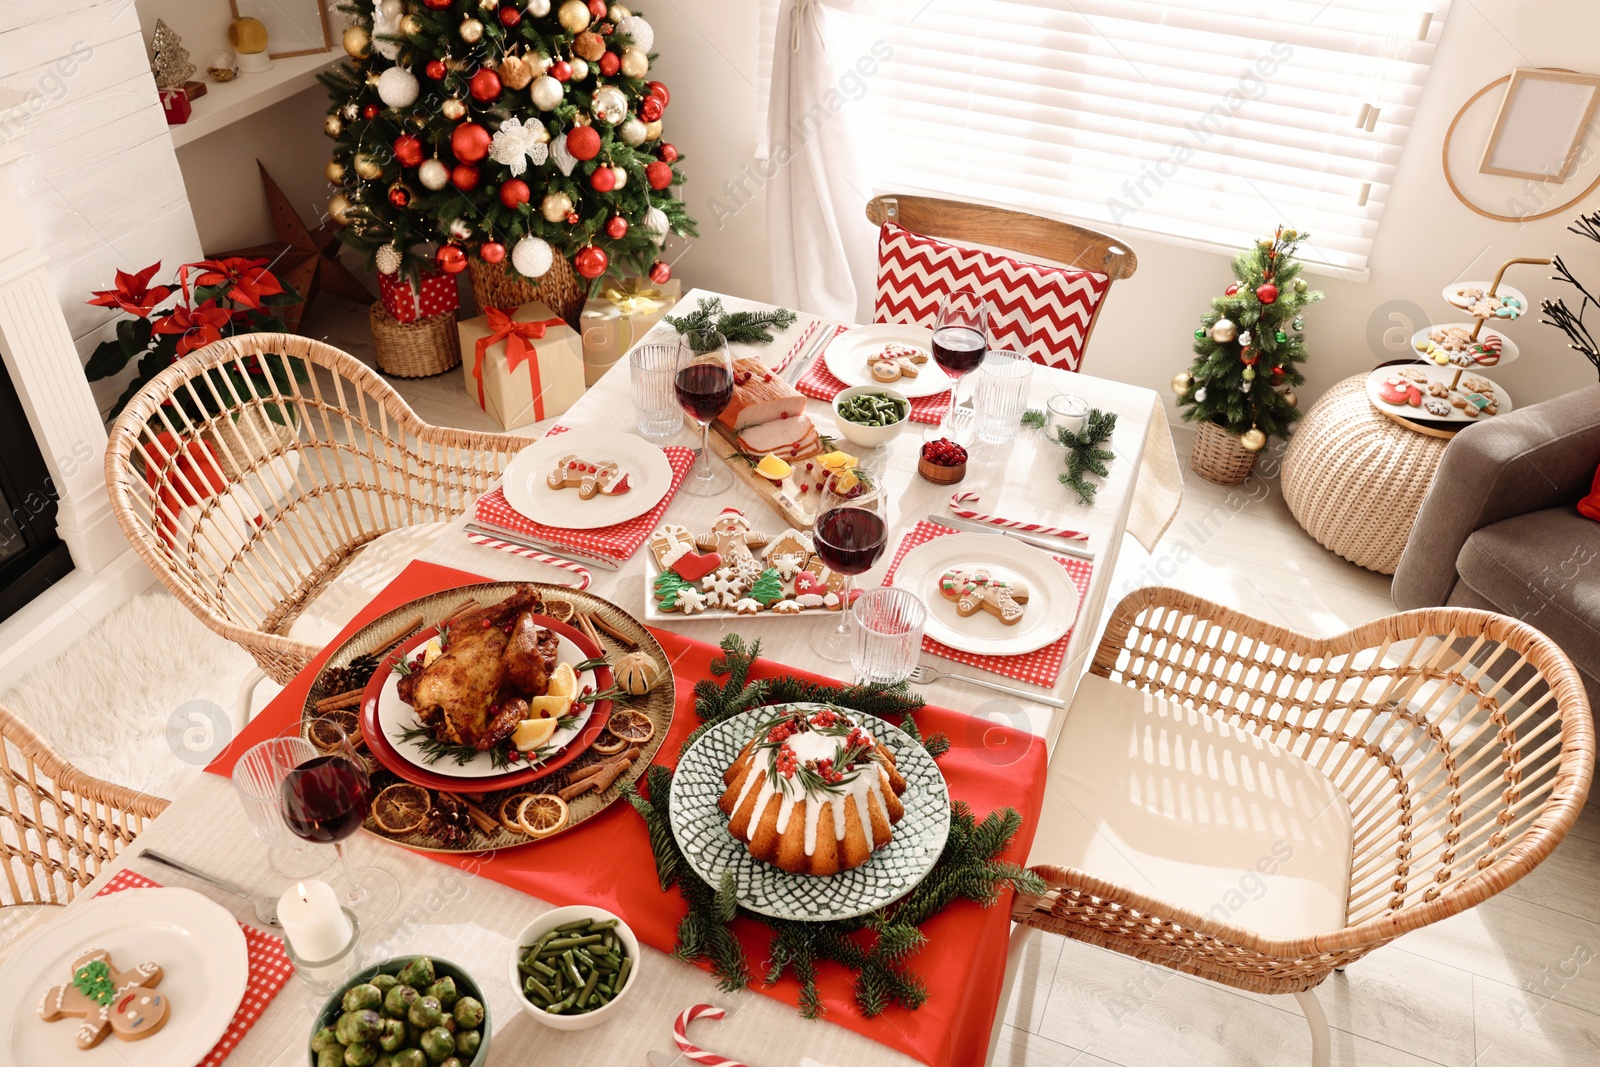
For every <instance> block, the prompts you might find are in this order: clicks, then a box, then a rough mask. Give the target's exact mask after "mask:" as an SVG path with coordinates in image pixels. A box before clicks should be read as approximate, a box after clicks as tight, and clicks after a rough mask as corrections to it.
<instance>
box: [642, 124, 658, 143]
mask: <svg viewBox="0 0 1600 1067" xmlns="http://www.w3.org/2000/svg"><path fill="white" fill-rule="evenodd" d="M644 139H645V140H646V141H659V140H661V120H660V119H656V120H655V121H654V122H647V123H645V124H644Z"/></svg>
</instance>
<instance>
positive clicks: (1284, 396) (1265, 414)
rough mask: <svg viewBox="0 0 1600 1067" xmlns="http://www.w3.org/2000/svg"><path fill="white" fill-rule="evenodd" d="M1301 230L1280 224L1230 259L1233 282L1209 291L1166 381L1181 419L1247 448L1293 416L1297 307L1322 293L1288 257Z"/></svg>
mask: <svg viewBox="0 0 1600 1067" xmlns="http://www.w3.org/2000/svg"><path fill="white" fill-rule="evenodd" d="M1306 236H1307V235H1305V234H1301V233H1297V232H1295V231H1294V230H1286V229H1283V228H1282V227H1279V228H1278V230H1277V231H1276V232H1275V233H1273V235H1272V237H1271V238H1269V239H1266V240H1263V241H1261V242H1260V243H1259V244H1257V245H1255V246H1254V247H1252V248H1248V249H1246V250H1245V251H1243V252H1240V253H1239V254H1238V255H1237V256H1235V257H1233V276H1234V279H1235V281H1234V283H1233V284H1232V285H1230V286H1228V288H1227V290H1226V291H1225V292H1224V293H1223V294H1222V295H1221V296H1217V297H1212V299H1211V310H1210V311H1208V312H1206V313H1205V314H1204V315H1203V316H1201V318H1200V328H1199V329H1197V330H1195V332H1194V351H1195V360H1194V362H1193V363H1192V364H1190V366H1189V369H1188V370H1187V371H1182V372H1180V373H1178V374H1177V375H1175V376H1174V377H1173V379H1172V389H1173V392H1175V393H1177V394H1178V406H1179V407H1180V408H1183V409H1184V410H1183V417H1184V419H1185V420H1187V421H1189V422H1212V423H1215V424H1216V425H1218V426H1220V427H1222V428H1223V429H1224V430H1226V431H1227V432H1228V433H1231V434H1234V435H1235V436H1237V437H1238V438H1239V443H1240V444H1241V445H1242V446H1243V447H1245V448H1247V449H1249V450H1250V451H1252V452H1254V451H1259V450H1260V449H1261V448H1262V447H1263V446H1265V445H1266V443H1267V438H1268V437H1271V436H1274V435H1278V436H1281V435H1283V434H1284V433H1285V432H1286V431H1287V430H1288V429H1289V427H1290V426H1291V425H1293V423H1294V420H1295V419H1297V418H1299V417H1300V412H1299V411H1298V410H1296V407H1295V405H1296V403H1297V402H1298V401H1297V399H1296V397H1295V395H1294V387H1295V386H1297V385H1300V384H1301V383H1303V382H1304V381H1305V376H1304V375H1302V374H1301V373H1300V369H1299V367H1300V364H1301V363H1303V362H1305V358H1306V345H1305V339H1304V338H1303V337H1302V336H1301V331H1302V330H1304V329H1305V319H1304V318H1303V317H1302V314H1301V312H1302V311H1303V310H1304V308H1305V306H1306V305H1307V304H1314V303H1316V302H1317V301H1318V300H1321V299H1322V294H1321V293H1320V292H1317V291H1316V290H1313V289H1311V288H1310V287H1308V286H1307V285H1306V282H1305V279H1303V278H1301V277H1300V264H1299V263H1298V262H1296V261H1295V259H1294V251H1295V248H1296V247H1298V245H1299V243H1300V242H1301V241H1302V240H1304V239H1305V238H1306Z"/></svg>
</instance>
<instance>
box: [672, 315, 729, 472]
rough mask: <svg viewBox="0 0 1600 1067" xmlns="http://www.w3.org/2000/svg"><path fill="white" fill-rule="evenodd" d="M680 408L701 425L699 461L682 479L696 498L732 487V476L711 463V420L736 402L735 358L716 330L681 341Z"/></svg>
mask: <svg viewBox="0 0 1600 1067" xmlns="http://www.w3.org/2000/svg"><path fill="white" fill-rule="evenodd" d="M672 384H673V388H674V389H675V390H676V392H677V394H678V406H679V407H681V408H683V410H684V411H685V412H687V413H688V414H689V417H690V418H692V419H694V420H695V421H696V422H698V423H699V424H700V459H699V460H698V461H697V462H696V463H695V465H694V469H693V470H691V471H690V472H689V476H688V477H687V478H685V479H684V480H683V491H684V492H686V493H689V494H691V495H693V496H715V495H716V494H717V493H723V492H727V490H728V489H729V488H730V487H731V486H732V485H733V475H732V474H730V473H729V471H728V468H727V467H725V466H724V465H723V464H721V463H713V462H712V461H711V447H710V442H711V420H712V419H714V418H716V417H717V416H718V415H721V414H722V412H723V410H724V409H726V408H727V406H728V405H729V404H730V403H731V402H732V401H733V357H732V356H731V355H729V354H728V341H727V339H726V338H725V337H723V336H722V335H721V334H720V333H718V332H717V331H715V330H691V331H689V332H688V333H686V334H684V335H683V336H682V337H680V338H678V367H677V372H676V375H675V377H674V378H673V382H672Z"/></svg>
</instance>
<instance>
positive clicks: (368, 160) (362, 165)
mask: <svg viewBox="0 0 1600 1067" xmlns="http://www.w3.org/2000/svg"><path fill="white" fill-rule="evenodd" d="M352 162H353V163H354V164H355V168H356V174H357V175H358V176H359V177H361V178H364V179H366V180H367V181H369V182H370V181H371V180H372V179H374V178H376V177H379V176H380V175H382V174H383V166H382V165H381V164H379V162H378V161H377V160H376V159H373V158H372V157H371V156H369V155H367V154H366V153H365V152H358V153H357V154H356V158H355V159H354V160H353V161H352Z"/></svg>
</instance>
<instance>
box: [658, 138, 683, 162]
mask: <svg viewBox="0 0 1600 1067" xmlns="http://www.w3.org/2000/svg"><path fill="white" fill-rule="evenodd" d="M656 155H658V156H660V157H661V162H663V163H676V162H677V161H678V146H677V145H675V144H672V143H671V142H668V141H662V142H661V147H660V148H658V149H656Z"/></svg>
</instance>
